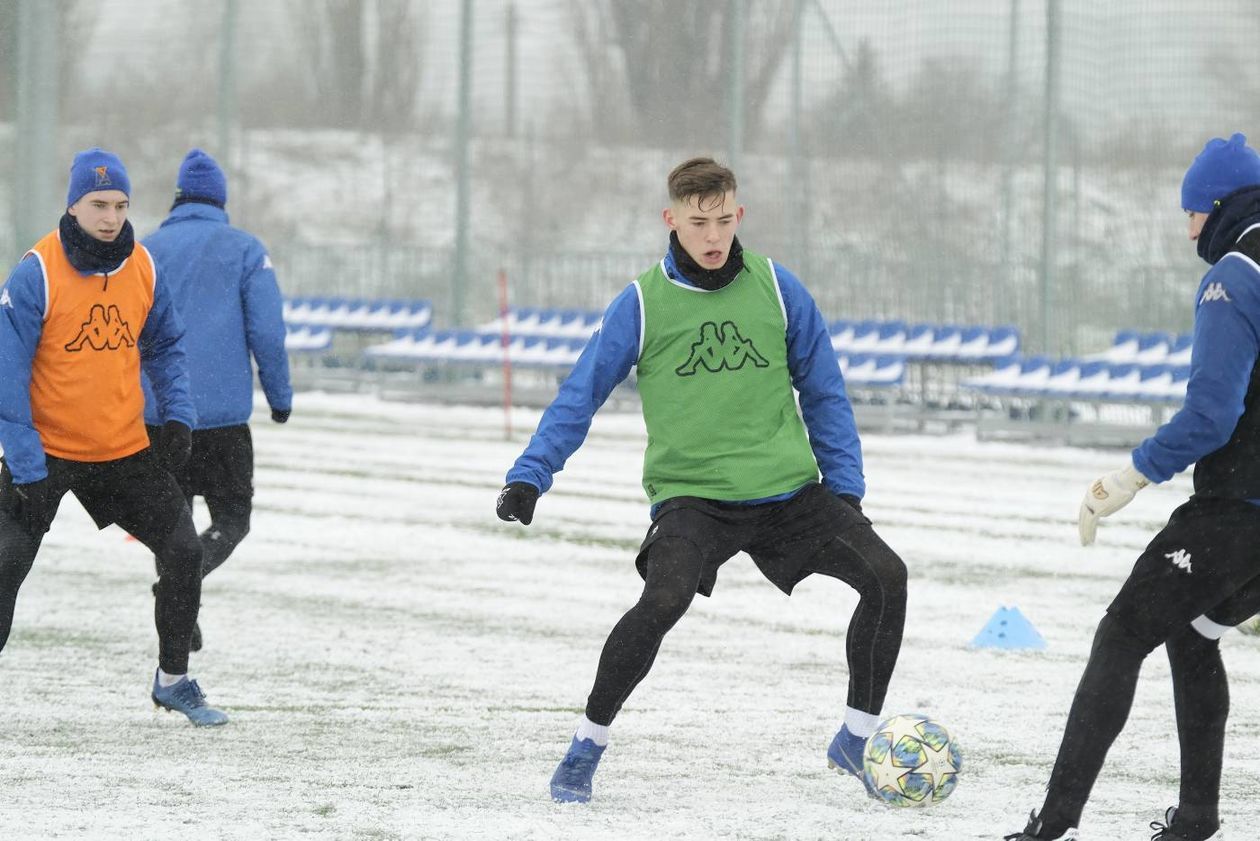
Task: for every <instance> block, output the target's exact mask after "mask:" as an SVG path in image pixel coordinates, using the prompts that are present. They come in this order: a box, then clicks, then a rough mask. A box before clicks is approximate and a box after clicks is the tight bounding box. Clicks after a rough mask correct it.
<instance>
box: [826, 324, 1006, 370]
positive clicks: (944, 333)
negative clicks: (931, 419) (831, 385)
mask: <svg viewBox="0 0 1260 841" xmlns="http://www.w3.org/2000/svg"><path fill="white" fill-rule="evenodd" d="M829 332H830V333H831V346H832V347H833V348H835V349H836V352H837V353H874V354H897V355H900V356H903V357H905V358H906V359H908V360H911V361H915V360H919V361H934V362H952V363H959V364H971V363H977V362H992V361H993V360H995V359H1003V358H1006V357H1009V356H1011V355H1013V354H1014V353H1016V352H1017V351H1018V350H1019V330H1017V329H1016V328H1015V327H1010V326H999V327H984V326H978V325H956V324H910V325H907V324H906V323H905V322H902V321H874V320H866V321H845V320H841V321H835V322H833V323H832V324H831V325H830V328H829Z"/></svg>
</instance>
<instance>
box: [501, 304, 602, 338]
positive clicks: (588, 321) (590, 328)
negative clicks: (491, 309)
mask: <svg viewBox="0 0 1260 841" xmlns="http://www.w3.org/2000/svg"><path fill="white" fill-rule="evenodd" d="M602 320H603V313H601V312H599V311H598V310H573V309H540V308H537V307H515V308H513V309H510V310H508V321H507V328H508V329H507V332H508V335H509V336H541V337H544V338H550V339H562V338H563V339H589V338H590V337H591V336H592V335H593V334H594V333H595V331H596V330H598V329H599V325H600V322H601V321H602ZM477 332H478V333H493V334H494V335H496V336H497V335H499V334H501V333H502V332H503V319H502V317H499V318H496V319H494V320H493V321H487V322H486V323H484V324H482V325H481V326H479V327H478V328H477Z"/></svg>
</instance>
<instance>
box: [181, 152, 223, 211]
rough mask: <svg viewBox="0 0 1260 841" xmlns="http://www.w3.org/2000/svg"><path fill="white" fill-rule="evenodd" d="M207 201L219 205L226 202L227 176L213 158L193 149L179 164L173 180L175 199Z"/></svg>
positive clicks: (221, 205)
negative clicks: (177, 175)
mask: <svg viewBox="0 0 1260 841" xmlns="http://www.w3.org/2000/svg"><path fill="white" fill-rule="evenodd" d="M198 199H200V200H202V201H208V202H210V203H211V204H217V205H218V206H219V207H223V205H225V204H227V178H225V177H224V175H223V170H222V169H220V168H219V165H218V163H216V162H215V160H214V158H212V157H210V156H209V155H207V154H206V153H205V152H203V151H201V150H200V149H193V150H192V151H190V152H189V153H188V154H187V155H185V156H184V161H183V163H181V164H180V165H179V178H178V179H177V180H176V181H175V200H176V201H177V202H178V201H190V200H198Z"/></svg>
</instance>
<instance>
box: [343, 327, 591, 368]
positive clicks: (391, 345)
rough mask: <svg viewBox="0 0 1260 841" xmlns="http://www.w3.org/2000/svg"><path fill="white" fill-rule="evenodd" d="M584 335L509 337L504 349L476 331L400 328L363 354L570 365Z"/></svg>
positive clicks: (488, 335) (453, 362)
mask: <svg viewBox="0 0 1260 841" xmlns="http://www.w3.org/2000/svg"><path fill="white" fill-rule="evenodd" d="M586 342H587V340H586V339H584V338H566V337H563V336H561V337H552V338H549V337H546V336H513V337H511V339H510V340H509V342H508V346H507V348H506V353H505V349H504V347H503V339H502V337H501V336H499V335H496V334H493V333H482V332H478V331H476V330H413V331H403V332H400V333H399V334H398V335H396V336H395V337H394V338H393V339H391V340H390V341H388V342H384V343H382V344H379V345H373V346H371V347H369V348H367V349H366V350H365V351H364V353H365V354H366V355H367V356H369V357H372V358H375V359H380V360H386V359H392V360H397V361H408V362H423V363H428V364H442V365H491V366H493V365H501V364H503V361H504V357H505V355H506V357H507V359H508V361H510V362H511V364H512V365H514V366H522V367H542V368H559V367H572V366H573V363H574V362H576V361H577V358H578V355H579V354H580V353H581V352H582V349H583V348H584V347H586Z"/></svg>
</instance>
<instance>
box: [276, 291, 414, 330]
mask: <svg viewBox="0 0 1260 841" xmlns="http://www.w3.org/2000/svg"><path fill="white" fill-rule="evenodd" d="M432 319H433V305H432V304H431V303H429V302H428V301H426V300H421V299H395V298H341V297H298V298H286V299H285V301H284V321H285V324H287V325H291V326H294V327H297V326H304V327H325V328H328V329H330V330H345V331H354V332H387V331H390V330H416V329H419V328H422V327H427V326H428V325H429V322H430V321H431V320H432Z"/></svg>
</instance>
